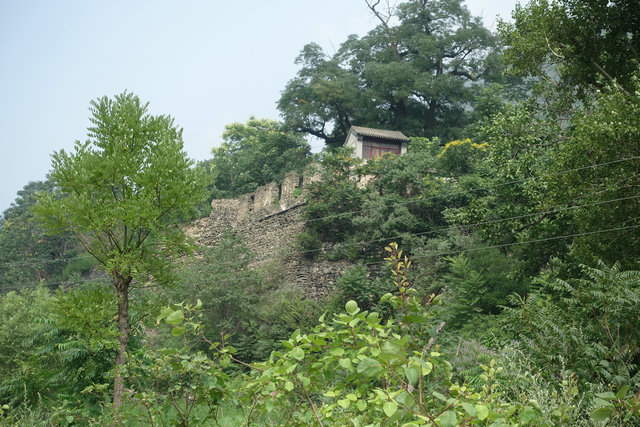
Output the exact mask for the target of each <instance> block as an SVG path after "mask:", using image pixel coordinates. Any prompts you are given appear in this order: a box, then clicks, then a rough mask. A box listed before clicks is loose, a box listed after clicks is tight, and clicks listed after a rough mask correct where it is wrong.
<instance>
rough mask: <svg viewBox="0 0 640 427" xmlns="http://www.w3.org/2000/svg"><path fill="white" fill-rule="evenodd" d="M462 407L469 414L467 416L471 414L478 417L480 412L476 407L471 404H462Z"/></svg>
mask: <svg viewBox="0 0 640 427" xmlns="http://www.w3.org/2000/svg"><path fill="white" fill-rule="evenodd" d="M461 405H462V407H463V408H464V410H465V411H466V412H467V414H469V416H471V417H475V416H476V415H478V411H477V409H476V407H475V406H473V405H472V404H471V403H467V402H462V403H461Z"/></svg>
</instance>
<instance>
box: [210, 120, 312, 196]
mask: <svg viewBox="0 0 640 427" xmlns="http://www.w3.org/2000/svg"><path fill="white" fill-rule="evenodd" d="M222 139H223V142H222V144H221V145H220V146H219V147H215V148H213V149H212V150H211V152H212V153H213V158H212V159H211V160H207V161H205V162H203V163H202V164H201V166H202V167H204V168H205V170H207V172H208V173H209V175H210V176H211V180H210V181H211V182H210V186H211V188H210V189H211V191H212V193H213V197H214V198H225V197H235V196H239V195H242V194H246V193H250V192H252V191H254V190H255V189H256V188H258V187H259V186H261V185H265V184H267V183H269V182H271V181H282V179H283V178H284V176H285V175H286V174H287V173H288V172H291V171H294V170H295V171H302V169H304V167H305V166H306V165H307V163H308V162H309V159H310V156H309V154H310V151H311V148H310V147H309V144H308V143H307V142H306V141H305V140H304V137H303V136H302V135H300V134H295V133H293V132H290V131H287V130H285V128H284V127H283V125H282V124H281V123H278V122H277V121H274V120H268V119H256V118H255V117H251V118H250V119H249V121H248V122H247V123H244V124H243V123H232V124H229V125H227V126H226V130H225V132H224V133H223V134H222Z"/></svg>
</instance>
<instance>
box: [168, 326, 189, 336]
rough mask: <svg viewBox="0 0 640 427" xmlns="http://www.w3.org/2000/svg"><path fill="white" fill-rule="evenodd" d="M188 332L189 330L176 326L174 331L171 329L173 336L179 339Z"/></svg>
mask: <svg viewBox="0 0 640 427" xmlns="http://www.w3.org/2000/svg"><path fill="white" fill-rule="evenodd" d="M186 331H187V328H185V327H184V326H176V327H174V328H173V329H171V335H173V336H174V337H179V336H181V335H183V334H184V333H185V332H186Z"/></svg>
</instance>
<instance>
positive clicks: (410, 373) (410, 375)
mask: <svg viewBox="0 0 640 427" xmlns="http://www.w3.org/2000/svg"><path fill="white" fill-rule="evenodd" d="M404 375H405V376H406V377H407V381H409V383H411V385H413V386H415V385H416V384H418V370H417V369H416V368H409V367H407V366H405V367H404Z"/></svg>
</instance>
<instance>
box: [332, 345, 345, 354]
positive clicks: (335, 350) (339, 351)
mask: <svg viewBox="0 0 640 427" xmlns="http://www.w3.org/2000/svg"><path fill="white" fill-rule="evenodd" d="M329 353H330V354H331V355H332V356H342V355H343V354H344V348H342V347H338V348H332V349H331V350H329Z"/></svg>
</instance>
